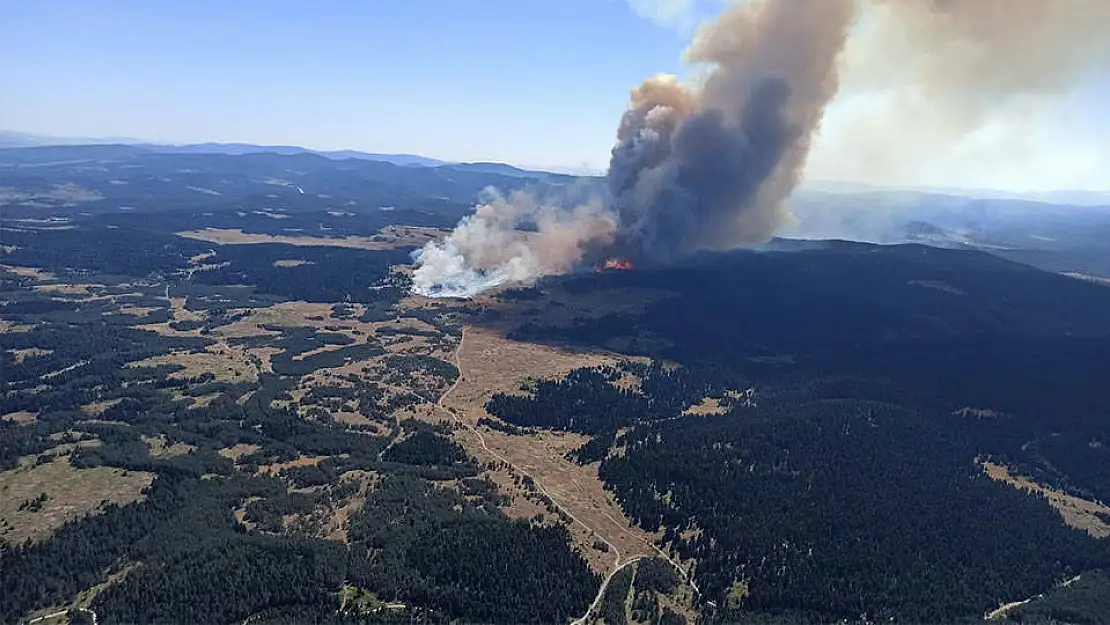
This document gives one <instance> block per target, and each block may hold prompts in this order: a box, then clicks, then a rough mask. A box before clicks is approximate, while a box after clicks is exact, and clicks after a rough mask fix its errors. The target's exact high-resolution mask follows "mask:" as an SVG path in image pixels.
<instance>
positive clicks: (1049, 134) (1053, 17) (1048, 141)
mask: <svg viewBox="0 0 1110 625" xmlns="http://www.w3.org/2000/svg"><path fill="white" fill-rule="evenodd" d="M860 17H861V19H860V20H859V23H858V24H857V26H856V27H855V28H854V30H853V33H852V37H851V39H850V41H849V43H848V46H847V48H846V50H845V54H844V59H843V60H844V64H843V65H844V69H843V71H842V74H843V85H842V87H843V93H842V94H841V96H842V97H841V98H838V102H837V105H836V106H835V107H834V109H833V110H831V111H830V117H829V118H828V119H827V120H826V129H825V131H823V132H822V137H821V140H820V141H819V146H818V147H817V149H816V151H815V152H814V155H813V162H812V163H811V164H812V171H813V173H814V174H816V175H817V176H818V177H821V178H824V179H837V180H854V181H872V182H874V181H878V182H881V183H883V184H886V185H892V186H895V185H915V184H916V185H921V184H933V185H942V184H947V185H949V186H958V185H964V186H982V181H983V180H984V179H990V180H994V181H998V182H1000V183H1003V184H1005V186H1007V187H1008V188H1027V189H1036V188H1038V187H1044V186H1045V185H1048V186H1054V185H1060V184H1063V185H1076V186H1085V185H1089V184H1091V183H1090V182H1084V181H1090V180H1099V179H1101V178H1103V176H1101V175H1100V172H1105V171H1106V168H1107V167H1110V161H1108V160H1107V154H1106V150H1105V148H1104V145H1098V144H1095V143H1093V142H1094V138H1093V137H1090V133H1089V131H1086V135H1085V136H1084V135H1083V134H1081V133H1082V132H1083V131H1075V134H1076V136H1071V137H1068V136H1066V133H1067V127H1068V126H1069V125H1070V122H1069V119H1068V117H1069V107H1070V108H1079V109H1082V108H1083V106H1085V105H1078V106H1077V105H1076V104H1075V103H1074V102H1073V101H1072V100H1071V96H1072V94H1073V92H1074V91H1076V88H1077V86H1078V85H1082V84H1084V83H1085V82H1086V81H1089V80H1092V79H1093V80H1099V78H1098V77H1100V76H1101V77H1105V76H1107V75H1110V26H1108V24H1110V2H1105V1H1103V0H867V2H865V3H864V4H861V12H860ZM1102 80H1105V79H1104V78H1103V79H1102ZM1088 138H1089V139H1090V140H1091V141H1092V143H1091V144H1090V145H1089V148H1088V149H1086V150H1085V151H1084V150H1083V145H1084V142H1086V141H1087V140H1088ZM1106 138H1108V137H1107V136H1106V135H1104V138H1103V141H1105V140H1106ZM1069 144H1070V145H1069ZM1073 149H1074V150H1079V151H1078V152H1076V151H1073Z"/></svg>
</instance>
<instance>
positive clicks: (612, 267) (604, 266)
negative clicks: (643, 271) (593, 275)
mask: <svg viewBox="0 0 1110 625" xmlns="http://www.w3.org/2000/svg"><path fill="white" fill-rule="evenodd" d="M626 269H632V261H630V260H626V259H623V258H608V259H606V260H605V262H604V263H601V264H600V265H597V266H595V267H594V271H596V272H597V273H601V272H603V271H624V270H626Z"/></svg>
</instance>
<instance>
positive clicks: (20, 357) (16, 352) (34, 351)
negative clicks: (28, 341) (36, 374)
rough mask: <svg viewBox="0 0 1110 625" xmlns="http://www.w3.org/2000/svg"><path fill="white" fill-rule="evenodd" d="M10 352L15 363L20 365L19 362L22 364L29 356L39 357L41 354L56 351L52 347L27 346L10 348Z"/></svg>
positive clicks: (47, 354)
mask: <svg viewBox="0 0 1110 625" xmlns="http://www.w3.org/2000/svg"><path fill="white" fill-rule="evenodd" d="M8 353H9V354H11V355H12V360H13V361H14V362H15V364H17V365H18V364H22V363H23V361H24V360H27V359H28V358H37V357H39V356H49V355H50V354H53V353H54V350H52V349H39V348H38V347H25V348H23V349H12V350H8Z"/></svg>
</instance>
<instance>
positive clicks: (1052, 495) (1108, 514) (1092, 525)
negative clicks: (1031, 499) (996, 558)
mask: <svg viewBox="0 0 1110 625" xmlns="http://www.w3.org/2000/svg"><path fill="white" fill-rule="evenodd" d="M983 471H984V472H986V474H987V475H989V476H990V477H991V479H994V480H998V481H999V482H1004V483H1006V484H1009V485H1010V486H1013V487H1014V488H1020V489H1022V490H1025V491H1029V492H1031V493H1037V494H1040V495H1043V496H1044V498H1045V499H1046V500H1047V501H1048V504H1049V505H1050V506H1052V507H1053V508H1056V510H1057V511H1058V512H1059V513H1060V516H1061V517H1063V519H1064V523H1067V524H1068V525H1070V526H1072V527H1074V528H1076V529H1081V530H1084V531H1086V532H1087V533H1088V534H1090V535H1091V536H1094V537H1095V538H1106V537H1107V536H1110V524H1107V523H1106V521H1104V520H1103V519H1106V518H1110V507H1107V506H1105V505H1103V504H1101V503H1098V502H1094V501H1088V500H1086V499H1082V498H1080V497H1076V496H1074V495H1069V494H1067V493H1065V492H1063V491H1058V490H1055V489H1052V488H1049V487H1047V486H1043V485H1041V484H1038V483H1036V482H1034V481H1033V480H1031V479H1029V478H1027V477H1025V476H1024V475H1014V474H1012V473H1010V470H1009V469H1008V468H1006V467H1004V466H1002V465H999V464H994V463H992V462H984V463H983Z"/></svg>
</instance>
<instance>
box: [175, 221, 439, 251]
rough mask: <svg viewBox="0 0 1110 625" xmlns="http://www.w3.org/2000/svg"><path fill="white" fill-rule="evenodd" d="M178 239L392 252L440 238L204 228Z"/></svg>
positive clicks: (407, 230)
mask: <svg viewBox="0 0 1110 625" xmlns="http://www.w3.org/2000/svg"><path fill="white" fill-rule="evenodd" d="M177 236H180V237H185V238H187V239H196V240H198V241H207V242H209V243H215V244H216V245H244V244H252V243H285V244H286V245H299V246H330V247H349V248H356V249H362V250H390V249H394V248H397V247H405V246H411V245H423V244H424V243H426V242H427V241H430V240H432V239H433V238H435V237H436V236H438V231H437V230H435V229H432V228H416V227H404V226H393V227H386V228H383V229H382V230H381V231H380V232H379V233H378V234H375V235H373V236H369V237H366V236H346V237H314V236H306V235H301V236H288V235H270V234H254V233H249V232H243V231H242V230H240V229H238V228H204V229H203V230H186V231H183V232H178V233H177Z"/></svg>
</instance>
